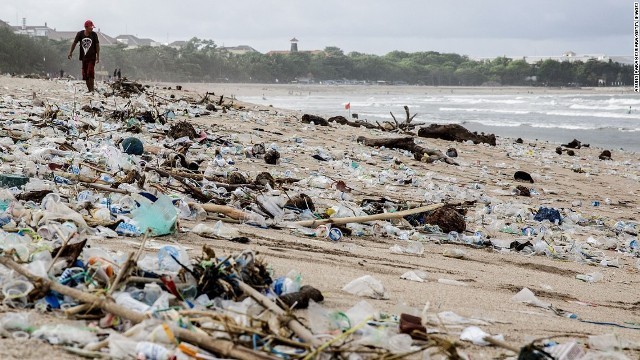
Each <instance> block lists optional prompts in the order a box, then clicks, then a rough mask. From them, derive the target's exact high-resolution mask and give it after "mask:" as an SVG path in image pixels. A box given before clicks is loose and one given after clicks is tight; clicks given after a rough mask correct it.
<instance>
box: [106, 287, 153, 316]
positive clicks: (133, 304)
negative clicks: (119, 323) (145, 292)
mask: <svg viewBox="0 0 640 360" xmlns="http://www.w3.org/2000/svg"><path fill="white" fill-rule="evenodd" d="M114 299H115V300H116V304H118V305H121V306H124V307H126V308H127V309H129V310H132V311H136V312H139V313H144V312H147V311H149V308H150V307H149V305H147V304H145V303H143V302H141V301H138V300H136V299H134V298H133V297H131V294H130V293H128V292H120V293H118V294H117V295H116V296H114Z"/></svg>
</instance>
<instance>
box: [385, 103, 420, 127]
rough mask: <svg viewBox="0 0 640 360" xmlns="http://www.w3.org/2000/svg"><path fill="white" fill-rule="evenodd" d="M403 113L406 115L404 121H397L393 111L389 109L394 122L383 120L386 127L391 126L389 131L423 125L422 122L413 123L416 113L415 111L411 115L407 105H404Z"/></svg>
mask: <svg viewBox="0 0 640 360" xmlns="http://www.w3.org/2000/svg"><path fill="white" fill-rule="evenodd" d="M404 113H405V115H406V117H405V119H404V122H402V123H401V122H398V119H396V117H395V115H393V113H392V112H391V111H389V114H391V117H392V118H393V122H394V123H395V124H391V123H390V122H388V121H387V122H385V125H387V127H389V126H390V127H391V128H390V130H391V131H411V130H413V129H414V128H415V127H416V126H418V125H424V124H422V123H420V124H413V123H412V122H413V119H414V118H415V117H416V115H418V113H415V114H413V115H411V113H410V112H409V107H408V106H407V105H405V106H404Z"/></svg>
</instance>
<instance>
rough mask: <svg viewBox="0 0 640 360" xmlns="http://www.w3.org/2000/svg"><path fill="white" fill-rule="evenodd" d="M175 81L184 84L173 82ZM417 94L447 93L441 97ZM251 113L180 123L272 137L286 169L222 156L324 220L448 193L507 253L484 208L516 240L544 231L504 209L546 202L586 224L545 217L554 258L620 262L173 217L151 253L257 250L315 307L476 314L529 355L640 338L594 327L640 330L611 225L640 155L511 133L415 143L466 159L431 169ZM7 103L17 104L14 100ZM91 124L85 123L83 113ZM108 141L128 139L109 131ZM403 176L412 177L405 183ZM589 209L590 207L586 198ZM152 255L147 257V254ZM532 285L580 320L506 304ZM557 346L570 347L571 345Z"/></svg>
mask: <svg viewBox="0 0 640 360" xmlns="http://www.w3.org/2000/svg"><path fill="white" fill-rule="evenodd" d="M167 85H168V84H163V85H160V86H159V87H158V88H157V93H158V94H162V95H163V96H164V97H166V98H169V96H170V95H175V97H176V98H178V99H179V98H181V97H183V96H186V95H192V96H194V97H196V98H201V97H202V96H203V94H204V92H207V91H209V92H215V94H216V95H217V96H219V95H224V96H225V97H232V96H235V97H238V96H241V95H247V94H253V95H255V94H261V93H265V94H270V93H274V92H287V93H288V92H289V91H300V92H306V91H312V92H315V91H331V88H328V87H321V86H312V87H306V86H305V87H301V86H285V85H282V86H273V85H243V84H181V85H183V90H182V91H177V90H163V89H162V88H161V87H162V86H167ZM77 86H78V89H82V85H81V84H80V83H77ZM172 86H174V89H175V84H174V85H172ZM99 87H100V88H104V87H105V85H103V84H100V85H99ZM71 90H72V88H71V87H69V83H67V82H66V81H58V80H55V81H43V80H29V79H16V78H10V77H6V76H2V77H0V99H3V100H0V101H2V102H1V103H0V104H3V107H4V108H2V109H0V110H2V112H0V121H2V122H6V121H8V120H11V117H12V116H17V117H20V118H22V119H24V118H27V117H28V115H27V114H11V113H10V112H9V111H8V103H7V98H8V97H10V98H11V99H14V100H16V101H17V100H19V101H18V102H20V103H21V104H22V105H23V106H25V107H27V108H28V107H29V106H30V104H29V101H30V100H31V99H32V94H33V93H35V95H36V97H37V98H39V99H41V100H43V101H45V102H47V103H70V102H72V101H73V97H74V93H73V91H71ZM423 90H424V91H450V89H438V88H425V89H423ZM354 91H371V92H376V91H397V92H398V93H402V91H404V89H403V88H402V87H389V88H385V89H381V88H379V87H369V88H357V89H356V88H354ZM454 91H464V92H468V93H475V92H482V91H491V92H494V91H495V92H500V91H506V90H504V89H501V88H490V89H487V88H464V89H460V88H456V89H454ZM509 91H520V89H516V90H514V89H510V90H509ZM521 91H523V92H527V91H541V92H542V91H543V92H544V93H548V94H562V92H563V90H561V89H531V88H522V89H521ZM583 91H592V92H593V91H602V90H599V89H590V90H583ZM615 91H620V90H615ZM76 101H78V104H79V105H80V106H83V105H88V104H92V105H96V104H98V105H99V104H101V105H102V106H103V107H104V108H105V109H112V108H113V106H114V100H113V98H105V97H104V96H102V95H94V96H91V97H88V96H78V97H77V98H76ZM229 101H230V100H229ZM242 105H244V109H242V110H237V111H229V112H228V113H222V112H215V113H212V114H211V115H207V116H200V117H192V118H187V117H186V116H184V115H180V116H178V118H177V119H176V121H177V120H182V119H188V121H189V122H190V123H191V124H193V125H194V126H195V127H196V128H197V129H202V130H205V131H207V133H209V134H215V135H216V136H219V137H222V138H224V139H230V140H231V141H233V142H234V143H236V144H242V145H244V146H251V145H253V144H258V143H262V144H265V146H266V147H269V146H272V144H273V147H275V148H277V149H278V151H279V152H280V154H281V158H280V161H279V163H278V164H277V165H269V164H266V163H265V161H264V160H262V159H260V158H246V157H245V156H244V155H243V154H238V155H231V154H230V155H228V157H230V158H233V159H234V161H235V165H232V166H231V167H235V168H237V169H238V170H239V171H240V172H242V173H244V174H246V175H247V177H248V178H255V176H256V175H257V174H258V173H260V172H263V171H266V172H269V173H271V174H272V175H273V176H274V177H279V178H283V177H287V176H291V177H293V178H296V179H301V180H302V181H300V182H298V183H291V184H288V185H285V186H284V188H280V189H276V190H278V191H280V193H281V194H282V195H283V196H284V194H285V192H286V194H287V195H292V194H300V193H305V194H307V195H309V196H311V198H312V199H313V202H314V205H315V207H316V211H317V212H320V213H322V212H324V211H325V210H326V209H329V208H332V207H337V206H347V207H351V208H358V207H359V204H361V202H362V200H363V199H376V198H381V197H385V198H388V199H392V200H394V201H397V202H399V203H410V204H421V205H428V204H430V203H433V202H435V201H434V200H435V198H437V196H436V195H438V194H445V195H446V196H444V197H445V199H446V200H447V201H451V202H456V201H465V200H474V201H475V205H474V206H472V207H471V208H469V209H468V212H467V217H466V219H465V220H466V225H467V230H468V231H469V233H468V234H471V235H472V234H473V233H474V232H476V231H479V232H481V233H482V234H484V236H488V237H489V238H490V239H491V240H500V241H502V242H503V243H507V244H508V243H509V242H512V241H516V240H522V241H523V242H524V241H526V240H527V239H526V237H525V236H523V235H522V234H521V233H520V234H518V235H514V234H509V233H506V232H501V231H498V230H497V229H496V228H495V227H492V226H491V225H490V224H486V223H484V222H483V220H482V219H481V218H480V217H479V215H478V214H479V213H481V212H482V211H483V209H485V208H486V207H487V206H489V207H494V214H495V215H497V216H498V218H499V219H501V220H503V224H505V225H506V224H514V228H516V229H517V230H518V231H519V230H520V229H521V228H523V227H526V226H532V227H535V228H539V227H540V226H541V223H539V222H536V221H533V220H530V219H529V218H525V219H524V220H519V219H516V217H515V212H514V213H508V212H506V211H505V210H503V209H505V208H509V207H513V208H517V209H529V213H530V214H531V213H533V212H535V211H537V210H538V209H539V208H540V207H542V206H544V207H549V208H554V209H560V210H561V212H562V213H563V215H565V216H568V215H573V214H575V216H578V217H579V218H581V219H583V220H584V221H580V224H568V225H565V226H562V227H561V226H556V225H551V224H547V226H548V227H549V228H548V230H550V231H551V232H552V233H553V235H552V237H550V239H553V240H554V241H555V240H557V243H556V245H557V246H558V247H559V250H562V251H567V252H569V251H568V250H567V249H568V247H565V245H567V244H574V245H575V246H579V247H580V248H582V249H583V250H584V251H585V252H586V253H590V254H594V255H595V257H596V258H598V259H607V260H608V261H610V262H613V261H614V260H616V261H617V263H618V266H602V265H599V264H595V263H593V262H590V261H585V260H584V259H583V260H576V257H572V256H566V259H560V258H553V257H551V256H546V255H541V254H527V253H523V252H518V251H515V250H509V249H508V248H507V249H499V248H498V247H495V246H489V247H477V246H472V245H465V244H459V243H457V244H453V243H450V242H448V241H446V240H447V236H446V234H429V233H426V232H422V233H421V235H416V236H415V238H416V239H417V238H419V241H420V242H421V243H422V244H423V246H424V254H422V255H419V256H416V255H409V254H395V253H392V252H391V251H390V248H391V247H392V246H394V245H401V246H403V245H404V244H405V243H406V240H401V239H400V238H399V237H398V236H396V235H392V234H384V233H383V234H376V235H369V234H365V235H364V236H356V235H345V236H344V237H342V238H341V239H340V240H339V241H337V242H334V241H331V240H329V239H327V238H318V237H307V236H304V235H301V234H300V233H299V232H296V231H292V230H290V229H287V228H282V229H279V230H278V229H263V228H259V227H254V226H250V225H246V224H232V225H233V226H234V227H236V228H237V229H238V230H239V231H240V232H241V233H242V235H243V236H246V237H248V238H249V239H250V243H248V244H238V243H233V242H230V241H227V240H213V239H207V238H203V237H200V236H197V235H195V234H192V233H190V232H188V230H189V229H191V228H193V226H195V225H196V224H197V223H196V222H194V221H185V220H180V222H179V229H180V232H178V233H176V234H174V235H170V236H166V237H157V238H154V239H153V241H152V242H153V244H155V245H158V244H170V243H172V242H178V243H179V244H181V245H183V246H185V247H187V248H188V249H189V254H190V255H191V256H192V257H193V256H196V255H199V254H200V251H201V248H202V245H204V244H208V245H209V246H212V247H213V248H215V249H216V251H217V252H218V253H219V254H220V255H224V254H231V253H236V252H239V251H241V250H243V249H247V248H250V249H253V250H255V251H256V252H257V253H258V255H259V257H261V258H262V259H264V260H265V261H266V262H267V263H269V264H271V266H272V268H273V271H274V273H275V275H276V276H283V275H286V274H287V273H288V272H289V271H290V270H297V271H299V272H300V274H301V275H302V283H303V284H310V285H313V286H314V287H316V288H317V289H319V290H321V291H322V293H323V294H324V297H325V300H324V302H323V303H322V305H323V306H324V307H326V308H328V309H331V310H346V309H348V308H350V307H352V306H354V305H355V304H357V303H358V302H360V301H362V300H366V301H367V302H368V303H369V304H371V305H372V306H373V307H374V308H375V309H377V310H378V311H382V312H387V313H392V314H399V313H400V312H410V313H416V314H420V313H421V312H422V310H423V308H424V307H425V304H429V312H430V313H439V312H443V311H453V312H455V313H457V314H459V315H462V316H465V317H469V318H475V319H482V320H484V321H486V322H487V324H488V325H482V326H481V328H482V329H483V330H484V331H486V332H487V333H490V334H503V335H504V338H505V341H506V342H507V343H509V344H513V345H514V346H516V347H521V346H524V345H526V344H527V343H528V342H530V341H532V340H534V339H537V338H545V337H553V336H559V335H569V336H570V337H569V338H568V339H576V340H577V341H578V342H580V343H584V341H585V339H584V337H585V336H590V335H602V334H610V333H613V334H616V335H618V336H619V337H620V338H624V339H627V340H633V341H636V342H637V339H639V338H640V337H639V334H640V332H639V330H638V329H630V328H623V327H618V326H614V325H603V324H596V323H595V322H599V323H609V324H613V323H615V324H620V325H625V326H628V327H633V326H636V327H638V324H640V262H639V259H638V249H637V248H636V249H635V252H633V253H632V252H630V251H627V250H625V249H628V246H629V241H631V240H633V239H637V235H630V234H626V233H622V234H616V232H615V226H616V223H618V222H620V221H623V222H625V223H628V222H635V221H637V219H638V218H639V214H640V202H639V201H638V195H639V192H640V184H639V180H640V158H639V157H638V155H637V154H636V153H629V152H621V151H617V150H614V149H609V150H612V155H611V158H612V160H608V161H603V160H599V158H598V156H599V155H600V153H601V152H602V150H603V149H602V148H597V147H589V148H581V149H576V150H575V153H576V156H568V155H566V153H564V154H562V155H558V154H556V152H555V149H556V147H557V146H558V144H554V143H548V142H533V140H529V139H525V142H524V143H523V144H516V143H515V139H513V138H505V137H498V139H497V145H496V146H495V147H494V146H489V145H486V144H478V145H474V144H470V143H456V142H450V141H445V140H439V139H425V138H418V137H416V138H415V141H416V143H418V144H420V145H423V146H425V147H427V148H432V149H438V150H441V151H442V152H446V151H447V149H449V148H451V147H453V148H455V149H456V150H457V153H458V157H457V158H456V159H455V161H457V162H458V163H459V166H454V165H449V164H446V163H444V162H436V163H433V164H428V163H423V162H419V161H416V160H414V159H413V158H412V157H411V156H407V154H405V153H403V152H402V151H399V150H394V149H376V148H372V147H367V146H364V145H363V144H359V143H357V142H356V138H357V137H358V136H365V137H367V138H385V137H390V136H395V135H393V134H390V133H383V132H382V131H380V130H377V129H373V130H370V129H364V128H354V127H348V126H342V125H337V124H335V123H333V124H332V125H331V126H328V127H324V126H314V125H311V124H304V123H302V122H301V121H300V119H301V115H302V114H300V113H296V112H293V111H287V110H281V109H275V108H271V107H265V106H257V105H252V104H242ZM11 106H18V105H17V104H16V103H15V102H14V103H12V105H11ZM176 106H180V105H176ZM5 110H7V111H5ZM82 116H85V117H88V115H87V114H84V113H83V114H82ZM113 136H114V137H121V136H127V135H126V134H120V133H116V134H114V135H113ZM137 136H139V137H140V138H141V139H142V140H143V142H144V143H145V146H146V145H147V144H152V142H153V141H157V140H153V138H152V137H151V136H150V134H149V133H145V132H144V131H143V133H142V134H139V135H137ZM571 140H573V138H567V139H566V140H565V142H569V141H571ZM578 140H580V139H578ZM153 145H156V144H153ZM212 150H213V149H203V148H200V149H196V150H191V151H190V154H191V156H193V157H194V158H195V157H203V158H207V157H208V158H209V160H212V159H213V157H212ZM318 152H321V153H324V154H330V155H331V157H332V158H333V159H334V160H333V161H318V160H316V159H314V158H313V157H312V156H313V155H315V154H317V153H318ZM20 167H21V164H20V160H15V161H9V160H5V161H4V164H3V171H9V170H12V171H16V169H19V168H20ZM407 169H410V171H407ZM218 170H219V171H225V170H228V169H218ZM518 170H521V171H526V172H528V173H530V174H531V175H532V177H533V179H534V181H535V182H534V183H533V184H525V185H526V186H527V187H528V188H532V189H534V190H535V191H534V193H535V194H536V195H533V196H531V197H523V196H516V195H514V193H513V190H514V189H515V187H516V186H517V185H522V183H518V182H516V181H515V180H514V177H513V176H514V173H515V172H516V171H518ZM381 174H383V176H382V177H381ZM319 176H326V177H327V178H330V179H333V180H334V181H335V180H342V181H344V182H345V183H346V185H347V186H348V187H349V188H351V189H353V191H351V192H350V193H349V194H346V195H345V194H344V193H341V192H340V191H338V190H336V188H335V186H334V187H331V184H327V186H326V188H321V187H316V186H313V184H310V179H314V178H317V177H319ZM404 179H411V181H410V182H409V181H404V182H403V181H402V180H404ZM405 183H406V184H405ZM180 195H181V196H184V195H182V194H180ZM434 196H435V197H434ZM456 196H457V198H456ZM345 199H347V200H345ZM487 201H489V203H487ZM594 202H595V203H596V204H597V206H594V205H592V204H594ZM496 206H497V208H495V207H496ZM501 211H502V212H501ZM518 221H521V222H518ZM394 225H395V226H396V227H398V228H400V229H404V230H412V229H410V228H409V227H407V224H406V223H403V222H396V223H394ZM413 230H418V229H413ZM365 233H366V232H365ZM605 239H614V240H615V246H610V247H604V246H596V245H595V244H596V243H598V242H603V241H604V240H605ZM139 240H140V239H139V238H125V237H119V238H117V239H102V240H91V241H90V245H91V246H93V247H101V248H106V249H110V250H113V251H135V250H136V249H137V244H139ZM560 240H561V241H560ZM575 246H574V247H573V248H574V249H575ZM560 248H561V249H560ZM453 249H460V250H463V251H464V253H465V256H464V257H463V258H461V259H457V258H451V257H446V256H444V255H443V253H444V252H446V251H448V250H449V251H450V250H453ZM156 251H157V250H153V249H146V250H145V252H146V253H149V254H152V253H154V252H156ZM409 270H420V271H423V272H425V273H426V274H427V276H426V281H425V282H413V281H407V280H402V279H400V276H401V275H402V274H404V273H405V272H407V271H409ZM594 272H600V273H602V275H603V278H602V280H600V281H597V282H593V283H590V282H584V281H581V280H579V279H577V278H576V275H580V274H589V273H594ZM364 275H371V276H373V277H375V278H377V279H379V280H380V281H381V282H382V283H383V284H384V287H385V289H386V292H387V295H388V299H365V298H361V297H358V296H354V295H351V294H348V293H346V292H344V291H342V288H343V287H344V286H345V285H346V284H347V283H348V282H350V281H351V280H353V279H356V278H358V277H361V276H364ZM439 280H440V281H439ZM447 280H456V281H458V282H459V283H457V285H451V284H449V283H450V281H447ZM523 288H529V289H530V290H532V291H533V292H534V294H536V295H537V296H538V298H540V299H541V300H543V301H545V302H548V303H551V304H553V306H555V307H556V308H560V309H563V310H566V311H567V312H569V313H573V314H576V315H577V316H578V319H572V318H568V317H563V316H559V315H557V314H555V313H554V312H552V311H550V310H548V309H543V308H539V307H533V306H529V305H527V304H523V303H517V302H514V301H512V300H511V298H512V297H513V296H514V295H515V294H516V293H518V292H519V291H520V290H521V289H523ZM2 311H3V312H7V311H13V310H11V309H9V308H6V307H4V308H3V309H2ZM31 314H32V318H33V319H34V320H33V321H34V324H39V323H47V322H55V321H62V320H61V319H59V318H56V317H55V315H52V314H45V315H43V314H40V313H38V312H37V311H35V310H31ZM296 314H298V315H299V316H300V317H301V318H302V319H304V318H305V317H306V315H307V311H304V310H301V311H298V312H296ZM579 319H582V320H587V321H590V322H594V323H590V322H585V321H581V320H579ZM64 321H68V320H64ZM462 328H463V327H461V326H446V327H440V328H439V329H438V330H439V331H440V332H441V333H442V334H444V335H446V336H448V337H450V338H451V339H452V340H457V339H459V334H460V331H461V330H462ZM558 341H561V342H565V341H567V338H562V340H558ZM0 344H1V349H0V357H1V358H3V359H13V358H16V359H18V358H19V359H37V358H42V357H44V356H49V357H51V358H56V359H74V358H76V357H74V356H72V355H69V354H67V353H66V352H64V351H63V350H60V349H58V348H56V347H54V346H49V345H47V344H44V343H43V342H41V341H40V340H33V339H32V340H28V341H27V342H21V341H16V340H9V339H3V340H0ZM460 349H461V350H462V351H464V352H465V353H466V354H468V355H469V356H470V358H472V359H485V358H486V359H489V358H505V357H513V356H514V353H513V352H510V351H508V350H505V349H502V348H498V347H486V346H478V345H473V344H471V343H469V342H461V345H460ZM626 354H627V356H629V358H637V357H638V356H639V354H640V353H639V352H638V351H633V350H627V351H626ZM415 358H420V357H415Z"/></svg>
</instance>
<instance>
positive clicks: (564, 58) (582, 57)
mask: <svg viewBox="0 0 640 360" xmlns="http://www.w3.org/2000/svg"><path fill="white" fill-rule="evenodd" d="M507 57H508V58H511V59H514V60H524V61H525V62H527V64H537V63H539V62H541V61H545V60H555V61H559V62H570V63H573V62H577V61H581V62H587V61H589V60H597V61H603V62H609V61H612V62H617V63H620V64H624V65H632V64H633V56H623V55H612V56H609V55H606V54H577V53H575V52H573V51H567V52H565V53H563V54H562V55H546V56H529V55H527V56H507ZM493 59H494V58H489V57H476V58H473V60H476V61H484V60H493Z"/></svg>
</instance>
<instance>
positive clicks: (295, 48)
mask: <svg viewBox="0 0 640 360" xmlns="http://www.w3.org/2000/svg"><path fill="white" fill-rule="evenodd" d="M289 41H291V52H298V39H296V38H293V39H291V40H289Z"/></svg>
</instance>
